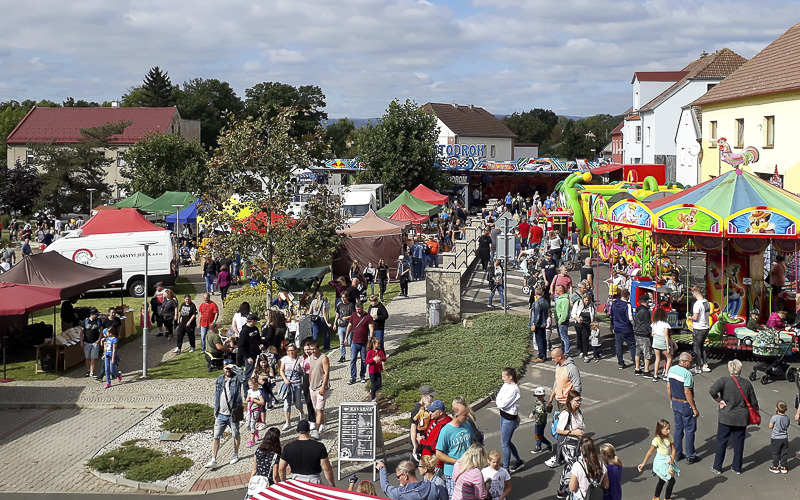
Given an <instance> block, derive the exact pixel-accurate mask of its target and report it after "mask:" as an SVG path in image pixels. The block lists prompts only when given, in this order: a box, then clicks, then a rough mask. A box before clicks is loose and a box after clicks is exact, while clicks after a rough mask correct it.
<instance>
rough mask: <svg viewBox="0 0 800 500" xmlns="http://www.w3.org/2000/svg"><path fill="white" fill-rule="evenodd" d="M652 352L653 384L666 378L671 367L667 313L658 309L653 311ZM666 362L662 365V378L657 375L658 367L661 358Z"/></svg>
mask: <svg viewBox="0 0 800 500" xmlns="http://www.w3.org/2000/svg"><path fill="white" fill-rule="evenodd" d="M651 328H652V329H653V351H655V353H656V369H655V371H654V372H653V382H658V381H659V380H661V378H667V372H668V371H669V369H670V367H671V366H672V352H671V351H670V348H669V323H667V311H666V310H664V309H662V308H660V307H658V308H656V310H655V311H653V324H652V326H651ZM662 356H663V357H664V359H665V360H666V361H665V363H664V365H665V366H664V373H663V376H662V377H659V375H658V373H659V372H658V365H660V364H661V357H662Z"/></svg>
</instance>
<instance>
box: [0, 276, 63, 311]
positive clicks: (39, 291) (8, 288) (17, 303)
mask: <svg viewBox="0 0 800 500" xmlns="http://www.w3.org/2000/svg"><path fill="white" fill-rule="evenodd" d="M59 303H61V291H60V290H57V289H55V288H48V287H44V286H34V285H21V284H19V283H6V282H5V281H4V282H1V283H0V316H17V315H20V314H28V313H30V312H33V311H38V310H39V309H44V308H46V307H50V306H57V305H58V304H59Z"/></svg>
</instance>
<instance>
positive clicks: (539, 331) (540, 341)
mask: <svg viewBox="0 0 800 500" xmlns="http://www.w3.org/2000/svg"><path fill="white" fill-rule="evenodd" d="M533 337H534V338H535V339H536V349H538V351H539V359H547V331H546V329H545V327H543V326H542V327H538V326H537V327H536V330H535V331H534V332H533Z"/></svg>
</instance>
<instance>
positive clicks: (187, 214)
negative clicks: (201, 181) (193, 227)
mask: <svg viewBox="0 0 800 500" xmlns="http://www.w3.org/2000/svg"><path fill="white" fill-rule="evenodd" d="M199 203H200V200H195V201H194V203H192V204H191V205H189V206H188V207H186V208H184V209H183V210H181V211H180V212H178V223H180V224H194V223H195V222H197V205H198V204H199ZM166 221H167V222H169V223H172V224H174V223H175V212H174V211H173V212H172V214H170V215H167V218H166Z"/></svg>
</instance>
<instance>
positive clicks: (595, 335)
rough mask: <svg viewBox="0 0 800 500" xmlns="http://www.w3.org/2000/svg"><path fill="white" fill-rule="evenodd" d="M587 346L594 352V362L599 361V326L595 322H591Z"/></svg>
mask: <svg viewBox="0 0 800 500" xmlns="http://www.w3.org/2000/svg"><path fill="white" fill-rule="evenodd" d="M589 345H590V346H592V350H593V351H594V358H593V359H594V360H595V361H600V357H601V356H602V354H601V352H600V349H601V342H600V324H599V323H598V322H597V321H592V324H591V326H590V327H589Z"/></svg>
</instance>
